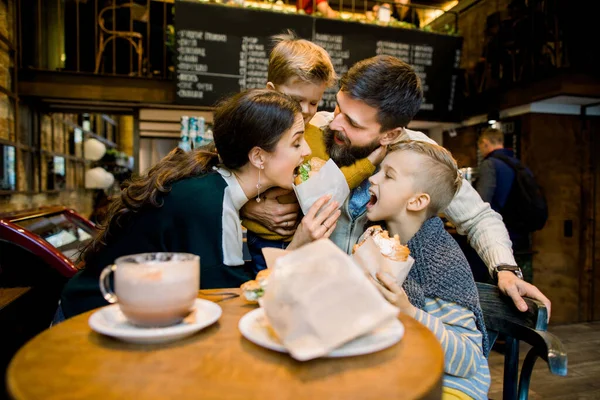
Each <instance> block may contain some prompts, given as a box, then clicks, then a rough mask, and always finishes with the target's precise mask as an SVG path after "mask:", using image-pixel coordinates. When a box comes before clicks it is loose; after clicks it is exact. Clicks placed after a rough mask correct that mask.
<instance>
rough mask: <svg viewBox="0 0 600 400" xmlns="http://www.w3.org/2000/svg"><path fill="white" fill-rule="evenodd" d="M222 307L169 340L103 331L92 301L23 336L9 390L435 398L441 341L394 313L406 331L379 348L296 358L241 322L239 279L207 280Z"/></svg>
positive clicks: (62, 394) (59, 394) (122, 395)
mask: <svg viewBox="0 0 600 400" xmlns="http://www.w3.org/2000/svg"><path fill="white" fill-rule="evenodd" d="M200 293H201V294H200V295H199V297H201V298H205V299H208V300H212V301H215V302H216V303H218V304H219V305H220V306H221V307H222V309H223V315H222V316H221V319H220V320H219V321H218V322H217V323H215V324H214V325H212V326H210V327H208V328H206V329H204V330H203V331H201V332H199V333H197V334H195V335H193V336H191V337H188V338H186V339H182V340H180V341H176V342H172V343H168V344H162V345H161V344H156V345H141V344H130V343H125V342H121V341H118V340H115V339H111V338H109V337H106V336H103V335H100V334H97V333H95V332H94V331H92V330H91V328H90V327H89V326H88V318H89V317H90V315H91V314H92V313H93V312H94V311H90V312H87V313H85V314H82V315H79V316H77V317H74V318H71V319H68V320H66V321H65V322H62V323H60V324H58V325H56V326H54V327H52V328H50V329H47V330H46V331H44V332H42V333H41V334H39V335H38V336H36V337H35V338H34V339H32V340H31V341H30V342H29V343H27V344H26V345H25V346H23V347H22V348H21V349H20V350H19V352H18V353H17V354H16V355H15V357H14V358H13V360H12V361H11V363H10V366H9V368H8V371H7V384H8V390H9V394H10V395H11V396H12V397H13V398H15V399H19V400H20V399H36V400H39V399H61V400H63V399H102V400H105V399H106V400H108V399H187V398H190V399H192V398H193V399H219V400H221V399H243V400H250V399H260V400H280V399H314V400H317V399H386V398H389V399H416V398H426V399H429V398H431V399H439V398H440V397H441V386H442V374H443V368H444V365H443V362H444V360H443V353H442V348H441V346H440V344H439V342H438V341H437V339H436V338H435V336H434V335H433V333H431V332H430V331H429V330H428V329H427V328H426V327H425V326H423V325H421V324H420V323H418V322H417V321H416V320H414V319H412V318H410V317H408V316H405V315H400V320H401V321H402V323H403V324H404V327H405V329H406V331H405V335H404V337H403V338H402V340H401V341H400V342H399V343H398V344H396V345H394V346H392V347H390V348H388V349H386V350H383V351H380V352H377V353H373V354H369V355H363V356H357V357H349V358H337V359H316V360H312V361H308V362H299V361H295V360H294V359H293V358H291V357H290V356H289V355H287V354H281V353H277V352H274V351H270V350H267V349H264V348H262V347H259V346H257V345H255V344H253V343H251V342H249V341H248V340H246V339H245V338H244V337H242V335H241V333H240V332H239V330H238V322H239V320H240V318H241V317H242V316H243V315H244V314H246V313H247V312H248V311H250V310H253V309H254V308H255V307H256V306H252V305H248V304H245V302H244V301H243V300H242V299H241V298H240V297H238V296H235V297H234V296H231V295H228V294H227V293H239V290H238V289H219V290H203V291H201V292H200Z"/></svg>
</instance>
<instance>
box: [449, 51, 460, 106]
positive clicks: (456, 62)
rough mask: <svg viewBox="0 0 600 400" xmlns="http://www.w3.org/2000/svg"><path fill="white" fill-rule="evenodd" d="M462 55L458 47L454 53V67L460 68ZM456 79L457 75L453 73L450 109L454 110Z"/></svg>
mask: <svg viewBox="0 0 600 400" xmlns="http://www.w3.org/2000/svg"><path fill="white" fill-rule="evenodd" d="M460 55H461V50H460V49H456V53H455V54H454V69H455V70H456V69H458V68H459V67H460ZM456 79H457V75H456V74H452V79H451V81H450V96H449V98H448V111H452V110H453V109H454V95H455V94H456Z"/></svg>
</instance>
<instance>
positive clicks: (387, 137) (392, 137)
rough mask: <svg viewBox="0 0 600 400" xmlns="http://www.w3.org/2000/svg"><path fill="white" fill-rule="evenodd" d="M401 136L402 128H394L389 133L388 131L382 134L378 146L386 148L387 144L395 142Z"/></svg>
mask: <svg viewBox="0 0 600 400" xmlns="http://www.w3.org/2000/svg"><path fill="white" fill-rule="evenodd" d="M401 134H402V128H394V129H392V130H391V131H388V132H386V133H384V134H383V136H382V137H381V139H380V140H379V144H381V145H382V146H387V145H388V144H392V143H394V142H396V140H397V139H398V138H399V137H400V135H401Z"/></svg>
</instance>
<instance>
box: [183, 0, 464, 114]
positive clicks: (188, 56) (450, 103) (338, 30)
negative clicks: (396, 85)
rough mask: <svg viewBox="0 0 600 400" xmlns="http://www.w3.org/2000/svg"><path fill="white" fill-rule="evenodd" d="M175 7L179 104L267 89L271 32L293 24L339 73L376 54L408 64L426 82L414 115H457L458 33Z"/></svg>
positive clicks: (329, 104) (330, 93) (327, 106)
mask: <svg viewBox="0 0 600 400" xmlns="http://www.w3.org/2000/svg"><path fill="white" fill-rule="evenodd" d="M176 7H178V8H177V10H178V11H177V19H176V30H177V95H176V98H177V102H178V103H180V104H191V105H201V106H214V105H215V104H216V103H217V102H218V101H219V100H220V99H222V98H224V97H226V96H228V95H231V94H233V93H237V92H239V91H241V90H244V89H253V88H264V87H265V85H266V83H267V71H268V64H269V53H270V51H271V49H272V46H273V42H272V40H271V37H272V36H273V35H277V34H280V33H283V32H286V31H287V30H288V29H291V30H293V31H294V32H295V33H296V34H297V35H298V36H300V37H303V38H306V39H309V40H312V41H313V42H315V43H317V44H318V45H320V46H322V47H323V48H324V49H325V50H326V51H327V52H328V53H329V55H330V57H331V60H332V63H333V66H334V68H335V71H336V72H337V74H338V75H339V76H340V77H341V76H342V75H343V74H345V73H346V72H347V71H348V70H349V69H350V67H351V66H352V65H354V64H355V63H357V62H358V61H361V60H363V59H366V58H370V57H373V56H375V55H391V56H394V57H397V58H399V59H401V60H403V61H405V62H407V63H408V64H410V65H412V66H413V68H414V69H415V71H416V73H417V75H418V76H419V78H420V79H421V84H422V86H423V92H424V100H423V103H422V106H421V110H420V111H419V115H418V116H417V118H420V119H427V120H452V118H453V117H454V116H455V115H456V109H455V104H456V93H457V91H458V89H457V85H458V71H459V70H458V66H459V64H460V56H461V48H462V38H460V37H454V36H447V35H438V34H434V33H427V32H422V31H418V30H408V29H398V28H388V27H380V26H375V25H365V24H360V23H356V22H347V21H339V20H331V19H325V18H312V17H308V16H302V15H294V14H281V13H274V12H269V11H259V10H251V9H244V8H236V7H224V6H218V5H212V4H204V3H198V2H189V1H185V0H177V1H176ZM223 21H227V24H225V23H223ZM200 27H201V29H200ZM338 89H339V88H338V87H333V88H330V89H328V90H327V91H326V92H325V94H324V96H323V99H322V101H321V104H320V109H322V110H323V109H324V110H333V109H334V108H335V105H336V93H337V91H338Z"/></svg>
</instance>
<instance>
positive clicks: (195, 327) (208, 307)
mask: <svg viewBox="0 0 600 400" xmlns="http://www.w3.org/2000/svg"><path fill="white" fill-rule="evenodd" d="M194 308H195V310H194V314H191V315H190V316H189V317H187V318H186V319H185V320H184V321H182V322H181V323H179V324H177V325H172V326H167V327H164V328H140V327H137V326H134V325H131V324H129V323H128V322H127V318H125V316H124V315H123V313H122V312H121V309H120V308H119V305H118V304H113V305H110V306H106V307H102V308H101V309H99V310H98V311H96V312H95V313H93V314H92V315H91V316H90V319H89V321H88V323H89V325H90V328H92V329H93V330H94V331H96V332H98V333H101V334H103V335H107V336H111V337H114V338H116V339H120V340H123V341H125V342H131V343H144V344H147V343H165V342H171V341H174V340H178V339H182V338H184V337H186V336H190V335H192V334H194V333H196V332H198V331H199V330H201V329H203V328H206V327H207V326H209V325H212V324H214V323H215V322H217V321H218V320H219V318H220V317H221V313H222V310H221V307H219V305H218V304H215V303H213V302H212V301H208V300H202V299H196V301H195V303H194ZM192 315H194V316H192Z"/></svg>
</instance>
